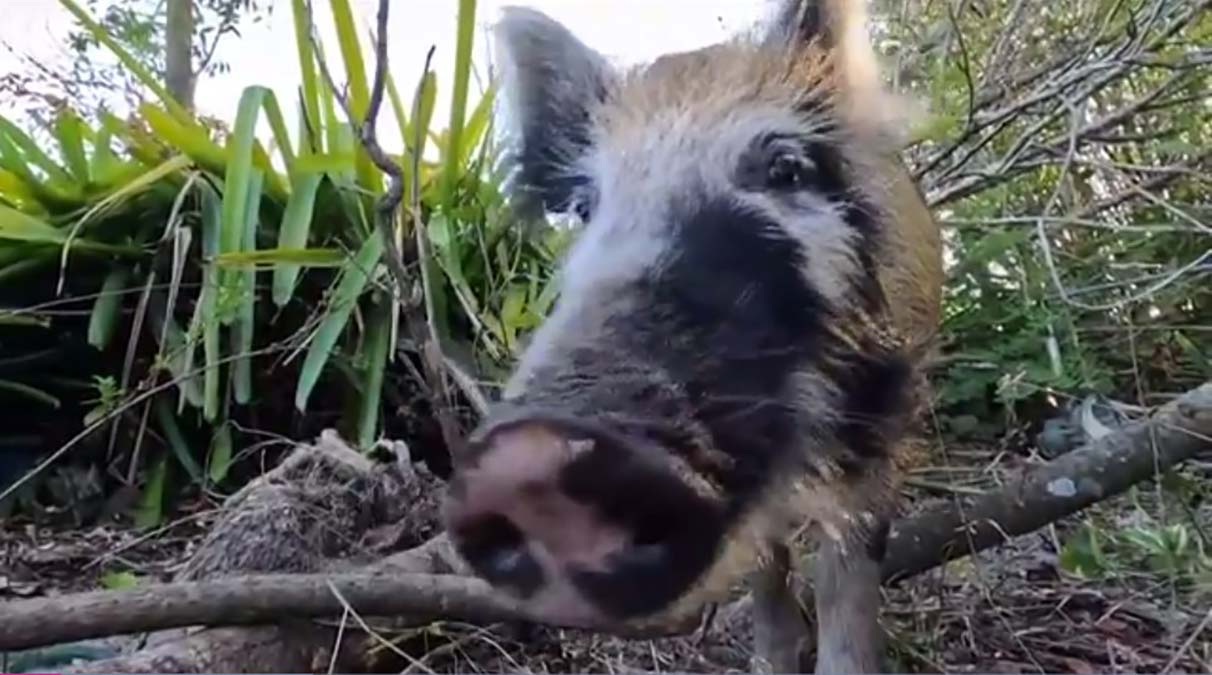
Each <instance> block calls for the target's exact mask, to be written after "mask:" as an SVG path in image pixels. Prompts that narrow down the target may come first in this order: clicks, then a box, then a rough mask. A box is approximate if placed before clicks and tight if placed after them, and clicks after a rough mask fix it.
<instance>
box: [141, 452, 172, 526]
mask: <svg viewBox="0 0 1212 675" xmlns="http://www.w3.org/2000/svg"><path fill="white" fill-rule="evenodd" d="M167 480H168V458H167V457H161V458H160V461H158V462H156V465H155V466H154V467H153V468H152V470H151V472H150V473H149V474H148V477H147V484H146V485H144V486H143V496H142V498H140V500H139V508H138V510H137V511H136V512H135V527H138V528H139V529H143V530H146V529H149V528H152V527H155V526H157V525H159V524H160V521H162V520H163V519H164V484H165V483H166V482H167Z"/></svg>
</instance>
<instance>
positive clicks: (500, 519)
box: [456, 514, 543, 596]
mask: <svg viewBox="0 0 1212 675" xmlns="http://www.w3.org/2000/svg"><path fill="white" fill-rule="evenodd" d="M456 539H457V541H458V547H459V549H461V551H462V554H463V556H464V558H466V560H467V563H468V564H469V565H470V566H471V568H472V569H473V570H475V571H476V573H477V574H479V575H480V576H482V577H483V578H484V580H485V581H487V582H489V583H491V584H493V585H495V586H501V587H505V588H508V589H510V590H512V591H514V592H516V593H518V594H520V595H522V596H529V595H531V594H533V593H534V592H535V591H537V590H538V589H539V587H540V586H542V585H543V570H542V568H541V567H539V562H538V561H537V560H536V559H535V557H534V556H533V555H531V553H530V551H529V550H527V548H528V547H527V543H526V537H525V535H524V534H522V531H521V530H520V529H518V527H517V526H516V525H514V524H513V522H511V521H510V520H509V519H508V518H506V517H505V516H502V515H499V514H491V515H487V516H483V517H481V518H479V519H477V520H476V521H475V522H474V523H469V524H466V525H463V526H461V527H460V528H459V530H458V532H457V534H456Z"/></svg>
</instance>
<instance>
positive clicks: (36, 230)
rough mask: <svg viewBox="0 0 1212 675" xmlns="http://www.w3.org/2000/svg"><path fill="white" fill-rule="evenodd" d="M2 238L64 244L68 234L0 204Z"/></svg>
mask: <svg viewBox="0 0 1212 675" xmlns="http://www.w3.org/2000/svg"><path fill="white" fill-rule="evenodd" d="M0 239H8V240H10V241H28V242H35V243H39V244H62V243H63V242H64V241H66V240H67V234H66V233H65V232H63V231H62V230H60V229H59V228H57V227H55V226H53V225H51V224H49V223H47V222H45V221H43V220H41V219H39V218H35V217H33V216H30V215H26V214H24V213H22V212H20V211H18V210H16V209H14V208H10V207H7V206H4V205H0Z"/></svg>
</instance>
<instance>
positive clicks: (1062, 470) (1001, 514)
mask: <svg viewBox="0 0 1212 675" xmlns="http://www.w3.org/2000/svg"><path fill="white" fill-rule="evenodd" d="M1209 450H1212V383H1208V384H1204V385H1203V386H1201V387H1198V388H1196V389H1193V390H1191V391H1189V392H1187V393H1186V394H1183V395H1182V396H1180V397H1178V398H1176V399H1174V400H1173V401H1171V402H1169V403H1167V404H1165V405H1163V406H1160V407H1159V408H1158V409H1157V410H1156V411H1154V413H1153V414H1152V415H1150V416H1149V417H1147V418H1145V419H1143V420H1140V421H1137V422H1134V423H1131V424H1128V425H1125V426H1124V427H1122V428H1121V429H1119V430H1118V431H1116V432H1114V433H1111V434H1109V435H1106V436H1103V437H1101V438H1099V439H1097V440H1095V441H1093V442H1091V443H1088V444H1087V445H1086V446H1084V447H1082V448H1079V449H1077V450H1074V451H1072V452H1070V453H1068V454H1065V455H1061V456H1060V457H1058V458H1056V459H1054V460H1052V461H1050V462H1047V463H1044V464H1041V465H1039V466H1037V467H1034V468H1032V469H1028V470H1027V471H1024V472H1022V473H1021V474H1020V475H1019V476H1017V477H1016V478H1015V479H1013V480H1012V481H1011V482H1010V483H1009V484H1008V485H1006V486H1005V487H1004V488H1002V489H1001V490H998V491H997V492H990V493H988V494H985V495H981V496H979V497H971V498H966V499H961V500H960V501H958V502H956V503H952V504H950V505H948V506H947V507H944V508H939V509H936V510H932V511H929V512H926V513H922V514H919V515H917V516H915V517H913V518H909V519H905V520H901V521H899V522H897V523H894V524H893V526H892V528H891V530H890V531H889V536H888V549H887V557H886V558H885V560H884V565H883V570H882V573H883V578H884V582H885V583H896V582H897V581H900V580H903V579H907V578H909V577H912V576H915V575H917V574H920V573H922V572H925V571H926V570H929V569H932V568H934V567H937V566H939V565H941V564H944V563H946V562H948V561H951V560H955V559H956V558H960V557H963V556H966V555H970V554H972V553H975V552H979V551H983V550H985V549H987V548H990V547H993V546H997V545H1000V544H1002V543H1004V542H1005V541H1007V539H1008V537H1014V536H1017V535H1020V534H1026V533H1028V532H1032V531H1034V530H1037V529H1039V528H1041V527H1044V526H1045V525H1048V524H1049V523H1053V522H1056V521H1057V520H1059V519H1061V518H1064V517H1065V516H1068V515H1072V514H1074V513H1077V512H1078V511H1080V510H1082V509H1084V508H1086V507H1088V506H1090V505H1092V504H1094V503H1096V502H1099V501H1102V500H1104V499H1107V498H1109V497H1113V496H1115V495H1117V494H1120V493H1122V492H1124V491H1125V490H1127V489H1128V488H1130V487H1132V486H1133V485H1135V484H1137V483H1140V482H1142V481H1145V480H1148V479H1150V478H1153V477H1154V476H1156V475H1157V474H1159V473H1161V472H1163V471H1165V470H1167V469H1169V468H1171V467H1173V466H1174V465H1176V464H1178V463H1180V462H1183V461H1185V460H1187V459H1190V458H1191V457H1193V456H1194V455H1197V454H1199V453H1201V452H1207V451H1209Z"/></svg>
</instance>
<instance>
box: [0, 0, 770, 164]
mask: <svg viewBox="0 0 1212 675" xmlns="http://www.w3.org/2000/svg"><path fill="white" fill-rule="evenodd" d="M80 4H81V5H84V4H85V3H84V2H83V1H82V0H81V2H80ZM352 4H353V6H354V11H355V12H356V13H357V14H358V17H357V18H358V19H359V20H360V21H361V25H362V27H363V35H367V34H369V28H370V27H371V26H372V25H373V22H374V12H375V8H376V6H377V0H352ZM505 4H525V5H528V6H530V7H534V8H535V9H539V10H541V11H543V12H546V13H547V14H549V15H551V16H552V17H554V18H556V19H557V20H559V21H561V22H562V23H564V24H565V25H566V26H568V28H569V29H571V30H572V31H573V33H575V34H576V35H578V36H579V37H580V38H581V39H582V40H584V41H585V42H587V43H588V44H590V45H591V46H593V47H594V48H596V49H598V50H599V51H601V52H603V53H604V54H606V55H607V56H609V57H611V58H613V59H615V60H617V61H619V62H622V63H634V62H637V61H644V60H648V59H651V58H654V57H656V56H658V55H659V54H662V53H665V52H670V51H681V50H686V49H693V48H695V47H699V46H702V45H706V44H710V43H712V42H715V41H718V40H720V39H722V38H724V37H726V36H727V35H729V34H731V33H733V32H735V31H737V30H742V29H744V28H746V27H747V26H749V25H750V24H751V23H752V22H753V21H755V20H758V19H759V18H761V17H762V16H763V14H764V12H766V11H767V9H768V7H769V0H504V1H502V0H479V1H478V3H477V35H476V45H475V46H476V56H475V62H476V64H477V66H478V68H479V70H480V72H481V74H482V76H483V75H486V74H487V65H488V60H487V55H488V49H487V47H488V45H487V40H486V35H485V29H486V28H487V26H488V24H489V23H491V22H492V21H493V20H494V19H495V18H496V17H497V16H498V15H499V14H498V13H499V11H500V7H501V6H502V5H505ZM290 5H291V3H290V0H273V5H272V9H273V11H272V14H271V16H270V18H269V19H268V20H267V21H264V22H262V23H260V24H251V23H247V22H246V23H245V24H244V25H243V30H242V37H237V36H234V35H229V36H226V37H225V38H224V42H223V43H222V45H221V47H220V56H221V58H222V59H223V60H225V61H226V62H227V63H229V64H231V66H232V69H231V72H229V73H227V74H224V75H220V76H218V77H215V78H207V79H203V80H201V81H200V82H199V83H198V90H197V97H196V102H197V106H198V108H199V111H200V112H202V113H205V114H208V115H213V116H215V117H218V118H220V119H225V120H228V121H229V122H231V121H234V119H235V113H236V106H237V103H238V101H239V97H240V93H241V92H242V91H243V89H244V88H245V87H247V86H249V85H253V84H259V85H263V86H268V87H270V88H272V89H273V90H274V91H275V93H276V95H277V97H278V100H279V102H280V103H281V104H282V108H283V113H284V114H285V115H286V116H287V118H288V119H287V124H288V127H289V128H290V129H291V131H292V135H293V133H294V129H296V124H295V121H294V120H295V109H296V103H295V102H296V101H297V98H296V96H297V95H296V91H297V87H298V85H299V71H298V63H297V55H296V50H295V42H294V30H293V26H292V16H291V7H290ZM457 5H458V3H457V1H456V0H393V2H392V7H391V15H390V28H389V36H388V37H389V41H390V42H389V45H390V46H389V61H390V65H391V69H392V74H393V77H394V78H395V80H396V84H397V86H398V87H399V88H400V94H401V96H402V97H404V98H405V101H404V103H405V105H406V106H407V105H409V104H410V99H411V93H412V90H413V87H414V86H415V84H416V81H417V78H418V77H419V76H420V73H421V68H422V63H423V60H424V57H425V52H426V50H427V49H428V48H429V46H430V45H431V44H435V45H436V46H437V50H436V51H435V53H434V61H433V69H434V71H435V72H436V74H437V77H438V102H437V108H436V109H435V120H434V121H435V123H436V125H437V126H438V127H439V128H445V127H446V126H447V122H448V119H449V112H448V110H449V106H448V104H447V102H448V100H449V94H450V85H451V76H450V74H451V69H452V67H453V60H454V55H453V52H454V39H455V35H454V32H455V11H456V9H457ZM313 6H314V7H315V11H316V14H317V16H316V20H317V24H318V26H319V30H320V36H321V39H322V40H323V43H324V45H325V49H326V53H327V54H328V56H329V63H330V68H331V69H332V71H333V73H334V77H336V78H337V79H338V80H339V81H340V80H343V77H342V75H341V73H342V72H344V71H343V67H342V65H341V61H340V56H339V49H338V48H337V44H336V39H335V34H334V33H333V30H332V17H331V13H330V11H329V9H328V3H327V2H325V0H315V1H314V4H313ZM0 7H2V8H3V15H4V18H3V20H0V41H3V42H5V43H7V44H9V45H11V46H12V47H14V48H15V49H16V50H17V51H18V52H20V53H24V54H28V55H30V56H33V57H34V58H37V59H38V60H40V61H42V62H45V63H66V62H67V59H68V55H67V48H66V42H65V38H66V36H67V34H68V32H69V31H70V30H71V28H72V20H71V16H70V15H69V14H68V13H67V11H66V10H65V9H63V8H62V6H60V4H59V2H58V0H0ZM364 55H365V58H366V60H367V68H368V69H369V68H373V58H372V55H371V53H370V50H369V47H368V46H367V45H365V44H364ZM19 67H21V66H20V64H19V63H18V62H17V60H16V59H15V58H14V57H13V56H12V55H10V54H9V53H8V51H7V50H4V49H0V73H5V72H10V71H13V70H14V69H16V68H19ZM472 91H473V93H474V92H475V91H477V87H476V84H475V81H474V80H473V82H472ZM473 101H474V97H473ZM384 109H385V111H386V110H389V107H388V106H384ZM17 112H18V111H17V109H16V107H15V106H14V105H13V103H12V102H11V101H7V100H4V99H0V114H3V115H5V116H9V117H10V118H11V117H20V116H19V115H18V114H17ZM389 115H390V113H389V112H385V114H384V117H385V118H387V119H388V120H389V119H390V117H389ZM394 128H395V125H394V124H384V125H382V128H381V131H380V133H381V134H382V136H383V140H384V143H385V145H387V146H388V147H391V148H397V147H398V134H394V133H392V130H393V129H394ZM262 133H263V134H264V133H265V131H262Z"/></svg>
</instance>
